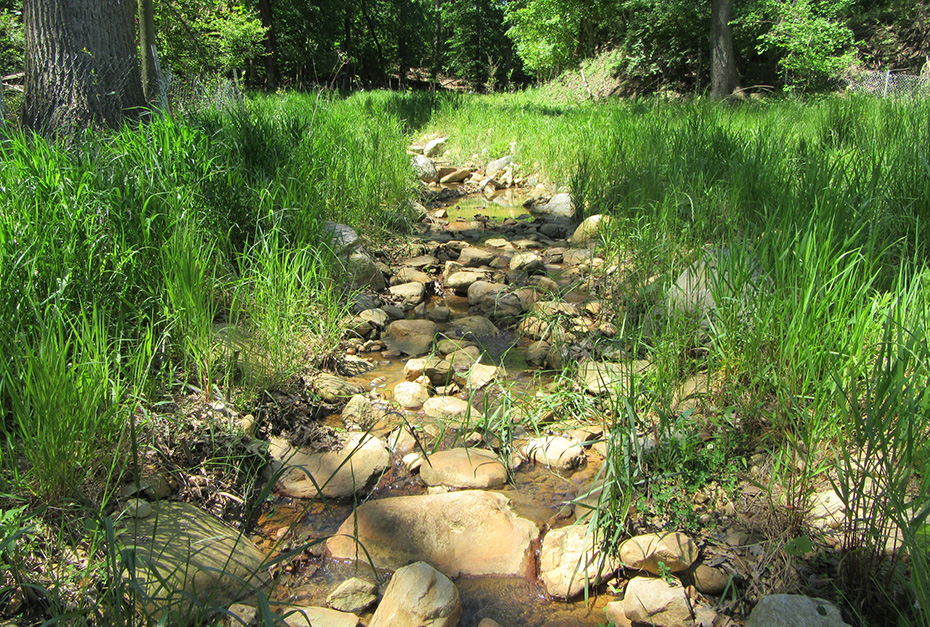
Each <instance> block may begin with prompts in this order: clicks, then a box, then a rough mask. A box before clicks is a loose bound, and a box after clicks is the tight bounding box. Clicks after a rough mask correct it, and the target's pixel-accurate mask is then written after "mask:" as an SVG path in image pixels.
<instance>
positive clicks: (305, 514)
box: [260, 194, 612, 627]
mask: <svg viewBox="0 0 930 627" xmlns="http://www.w3.org/2000/svg"><path fill="white" fill-rule="evenodd" d="M522 202H523V197H522V196H519V195H514V194H505V195H502V196H499V197H498V198H497V199H495V200H494V201H488V200H487V199H485V198H482V197H474V198H466V199H464V200H462V201H460V202H459V203H458V204H457V205H455V206H452V207H449V208H448V213H449V216H448V220H449V223H450V225H449V230H455V226H454V225H455V224H456V223H458V224H461V223H463V222H466V221H468V220H471V219H473V218H474V217H475V216H476V215H479V216H487V217H489V218H491V220H492V222H491V224H493V223H494V222H495V221H496V222H498V223H500V221H502V220H504V219H507V218H514V219H518V220H521V221H522V219H524V217H528V216H525V214H526V211H525V209H524V208H523V206H522ZM487 234H488V236H489V237H493V236H494V235H495V233H494V231H493V229H488V230H487ZM479 245H480V244H479ZM556 270H557V269H556ZM556 278H558V277H557V276H556ZM585 298H586V294H584V293H582V292H578V291H574V292H571V293H570V294H569V298H567V300H572V301H577V302H580V301H581V300H584V299H585ZM440 304H442V305H445V306H446V307H448V308H449V309H450V310H452V312H453V316H456V317H457V316H463V315H468V314H469V306H468V302H467V299H465V298H463V297H459V296H451V295H450V296H446V297H445V298H439V297H433V298H432V300H431V301H430V302H428V303H427V307H428V308H429V309H431V308H433V307H435V306H437V305H440ZM526 343H527V340H521V339H520V338H519V337H518V336H517V335H516V334H515V333H513V331H512V330H505V331H503V332H502V333H501V334H500V335H499V336H497V337H495V338H481V341H480V344H481V348H482V353H483V356H484V357H483V361H484V362H485V363H493V364H495V365H498V366H503V367H504V368H505V369H506V371H507V377H506V382H505V385H506V386H508V387H509V389H510V395H511V397H514V398H519V397H521V396H524V395H532V394H534V393H535V392H536V390H537V389H539V387H540V386H542V385H545V384H546V383H548V382H549V379H548V378H546V377H545V376H540V375H539V374H538V373H534V372H532V371H529V370H528V369H527V364H526V362H525V361H524V359H523V350H522V348H523V347H524V346H525V344H526ZM365 356H366V358H368V359H370V360H371V361H373V362H374V363H375V364H376V367H375V368H374V369H373V370H371V371H369V372H367V373H364V374H362V375H359V376H356V377H351V378H349V379H348V380H349V381H351V382H352V383H354V384H356V385H358V386H360V387H361V388H362V389H364V390H365V391H366V392H374V393H375V395H376V396H378V397H380V399H381V401H382V402H383V407H384V408H388V407H389V402H390V400H391V390H392V389H393V387H394V386H395V385H396V384H397V383H400V382H402V381H404V364H405V362H406V358H404V359H391V358H388V357H386V356H385V355H384V354H382V353H369V354H366V355H365ZM498 394H499V392H483V391H481V392H478V393H476V394H475V395H474V396H473V397H472V398H470V399H469V400H470V401H471V403H472V406H473V408H474V409H475V414H476V415H475V417H474V418H473V421H475V422H478V421H479V420H480V418H481V416H480V410H481V408H482V407H494V406H495V404H496V403H497V402H498V399H499V397H498V396H497V395H498ZM405 422H407V423H410V424H413V425H417V426H418V427H421V428H422V434H421V436H422V442H423V444H424V445H425V446H426V447H427V448H430V449H432V450H439V449H442V448H449V447H451V446H455V445H459V446H460V445H461V438H462V437H463V434H462V433H455V432H452V431H443V430H442V429H441V428H438V427H437V425H436V423H435V421H432V420H431V419H428V418H426V417H425V416H424V415H423V413H422V412H405V413H404V414H403V415H401V414H399V413H397V412H388V413H387V414H386V415H385V417H384V418H383V419H382V420H381V421H380V422H379V423H378V424H377V425H376V427H375V428H374V429H373V434H374V435H376V436H379V437H382V438H384V437H386V436H387V434H388V433H389V432H390V431H391V430H392V429H394V428H396V427H398V426H399V425H401V424H404V423H405ZM329 425H330V426H333V427H341V426H342V425H341V421H340V417H339V416H338V415H334V416H332V417H330V419H329ZM464 432H465V433H467V429H466V430H464ZM535 435H537V434H534V433H525V432H518V433H517V434H516V437H517V440H516V441H515V446H519V445H520V444H521V443H522V440H525V439H526V438H528V437H533V436H535ZM587 458H588V459H587V464H586V465H585V466H583V467H582V468H581V469H579V470H578V471H576V472H574V473H571V474H569V475H565V476H562V475H560V474H557V473H555V472H553V471H550V470H549V469H547V468H544V467H541V466H534V465H524V466H523V467H521V468H519V469H517V470H516V471H515V472H514V474H513V476H512V480H511V483H510V484H509V485H508V486H506V487H505V488H504V489H501V490H497V491H498V492H500V493H502V494H504V495H505V496H507V497H508V498H509V499H510V500H511V502H512V504H513V508H514V510H515V511H516V512H517V514H518V515H520V516H522V517H524V518H527V519H529V520H532V521H533V522H535V523H536V524H537V525H538V526H539V527H540V528H541V529H543V530H544V531H545V530H546V529H548V528H550V527H552V526H556V527H557V526H563V525H565V524H570V522H571V519H564V518H560V510H561V511H562V512H563V514H562V515H564V505H565V504H566V503H567V502H570V501H571V500H572V499H574V498H575V497H576V496H577V495H578V494H579V493H580V492H582V491H583V489H584V487H585V486H586V485H590V483H591V481H592V480H593V478H594V477H595V475H596V474H597V472H598V470H599V468H600V465H601V461H602V460H601V458H600V456H599V455H598V454H597V453H596V452H594V451H593V450H589V451H588V452H587ZM393 464H394V465H393V467H392V468H391V469H389V470H388V471H387V472H386V473H385V474H384V476H382V477H381V479H380V480H379V481H378V483H377V485H376V487H375V488H374V489H373V491H372V492H371V493H370V494H369V495H368V497H367V499H380V498H386V497H392V496H406V495H414V494H425V493H426V492H427V489H426V487H425V485H423V484H422V482H421V481H420V480H419V478H418V477H417V476H414V475H411V474H410V472H408V471H407V470H406V468H405V467H403V465H402V464H401V462H400V461H399V460H397V459H395V460H394V461H393ZM351 514H352V505H351V504H346V503H327V504H322V503H318V502H310V503H308V502H305V501H303V502H302V501H298V500H294V499H284V498H279V499H278V500H276V501H275V502H273V503H271V504H270V507H268V508H267V510H266V513H265V515H264V517H263V519H262V520H261V521H260V528H261V530H262V535H263V536H264V537H265V538H267V539H268V540H266V546H267V545H269V544H271V543H272V542H273V541H275V540H276V539H281V538H283V541H284V542H286V543H287V545H288V546H299V545H301V544H302V543H307V542H319V544H317V545H315V546H316V548H314V549H312V550H311V553H313V554H314V555H313V556H312V557H310V558H308V559H307V560H305V561H304V562H302V563H300V564H299V566H298V568H296V570H295V572H293V573H290V574H289V575H287V576H286V577H283V578H282V579H281V581H282V583H281V585H280V586H279V588H278V589H277V592H276V595H275V596H276V598H277V599H278V600H280V601H284V602H291V603H300V604H306V605H325V600H326V597H327V595H328V594H329V593H330V592H331V591H332V590H333V589H334V588H335V587H336V586H337V585H338V584H339V583H341V582H342V581H343V580H345V579H347V578H348V577H352V576H361V577H363V578H366V579H369V580H371V581H377V582H378V583H379V584H381V586H382V592H383V587H384V585H386V582H387V580H388V578H389V575H390V573H388V572H372V569H371V567H370V566H369V565H366V564H365V563H364V561H361V562H358V563H354V564H344V563H339V562H336V561H333V560H329V559H324V558H323V557H321V556H320V555H321V554H322V551H321V550H319V549H320V547H322V541H323V540H325V538H326V537H328V536H330V535H332V534H333V533H335V531H336V530H337V528H338V527H339V525H340V524H341V523H342V522H343V521H344V520H346V519H347V518H349V517H350V516H351ZM456 585H457V587H458V589H459V591H460V593H461V596H462V602H463V612H464V614H463V618H462V621H461V625H463V626H464V627H473V626H474V625H477V624H478V622H479V621H480V620H481V619H482V618H485V617H488V618H493V619H494V620H496V621H498V622H499V623H501V624H502V625H504V626H507V627H561V626H563V625H564V626H569V625H572V626H586V625H590V626H594V625H602V624H605V623H606V619H605V616H604V612H603V606H604V605H605V604H606V603H607V601H608V600H611V598H612V597H610V595H605V594H601V595H600V596H599V597H596V598H592V599H589V600H587V601H586V600H584V599H580V600H577V601H573V602H565V601H555V600H551V599H549V598H548V597H547V595H546V592H545V589H544V587H543V586H542V585H541V584H540V583H539V581H538V580H537V579H536V578H520V577H516V578H501V577H475V578H466V577H463V578H459V579H457V580H456ZM370 616H371V615H370V614H367V615H363V616H362V622H363V623H367V622H368V620H369V619H370Z"/></svg>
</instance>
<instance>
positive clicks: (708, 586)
mask: <svg viewBox="0 0 930 627" xmlns="http://www.w3.org/2000/svg"><path fill="white" fill-rule="evenodd" d="M693 578H694V587H695V588H697V591H698V592H700V593H701V594H710V595H712V596H719V595H721V594H723V591H724V590H726V587H727V584H728V583H729V581H730V577H729V576H728V575H727V574H726V573H725V572H723V571H722V570H720V569H719V568H713V567H711V566H708V565H707V564H699V565H698V567H697V568H695V569H694V574H693Z"/></svg>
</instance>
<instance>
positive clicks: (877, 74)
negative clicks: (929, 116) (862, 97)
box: [847, 66, 930, 98]
mask: <svg viewBox="0 0 930 627" xmlns="http://www.w3.org/2000/svg"><path fill="white" fill-rule="evenodd" d="M928 70H930V67H928V66H924V71H923V72H921V73H920V76H915V75H914V74H895V73H894V72H892V71H891V70H885V71H868V70H866V71H860V72H857V73H855V74H852V75H850V76H849V77H848V79H847V80H848V89H849V90H850V91H854V92H858V93H862V94H873V95H876V96H884V97H891V98H927V97H928V96H930V71H928Z"/></svg>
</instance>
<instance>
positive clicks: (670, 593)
mask: <svg viewBox="0 0 930 627" xmlns="http://www.w3.org/2000/svg"><path fill="white" fill-rule="evenodd" d="M623 609H624V613H625V614H626V617H627V618H629V619H630V620H631V621H633V623H634V624H636V623H645V624H647V625H654V626H655V627H685V626H687V625H694V621H692V620H691V606H690V604H689V603H688V597H687V596H686V595H685V589H684V588H683V587H682V586H681V585H680V584H678V583H677V582H676V583H675V584H670V583H668V582H667V581H665V580H664V579H653V578H651V577H634V578H633V579H631V580H630V583H628V584H627V586H626V593H625V594H624V595H623Z"/></svg>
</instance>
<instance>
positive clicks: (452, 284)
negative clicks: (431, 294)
mask: <svg viewBox="0 0 930 627" xmlns="http://www.w3.org/2000/svg"><path fill="white" fill-rule="evenodd" d="M484 278H485V276H484V273H483V272H476V271H473V270H460V271H459V272H455V273H453V274H450V275H449V278H448V279H446V287H448V288H450V289H452V290H454V291H455V292H457V293H459V294H462V295H466V294H468V288H469V286H471V284H472V283H474V282H475V281H483V280H484Z"/></svg>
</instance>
